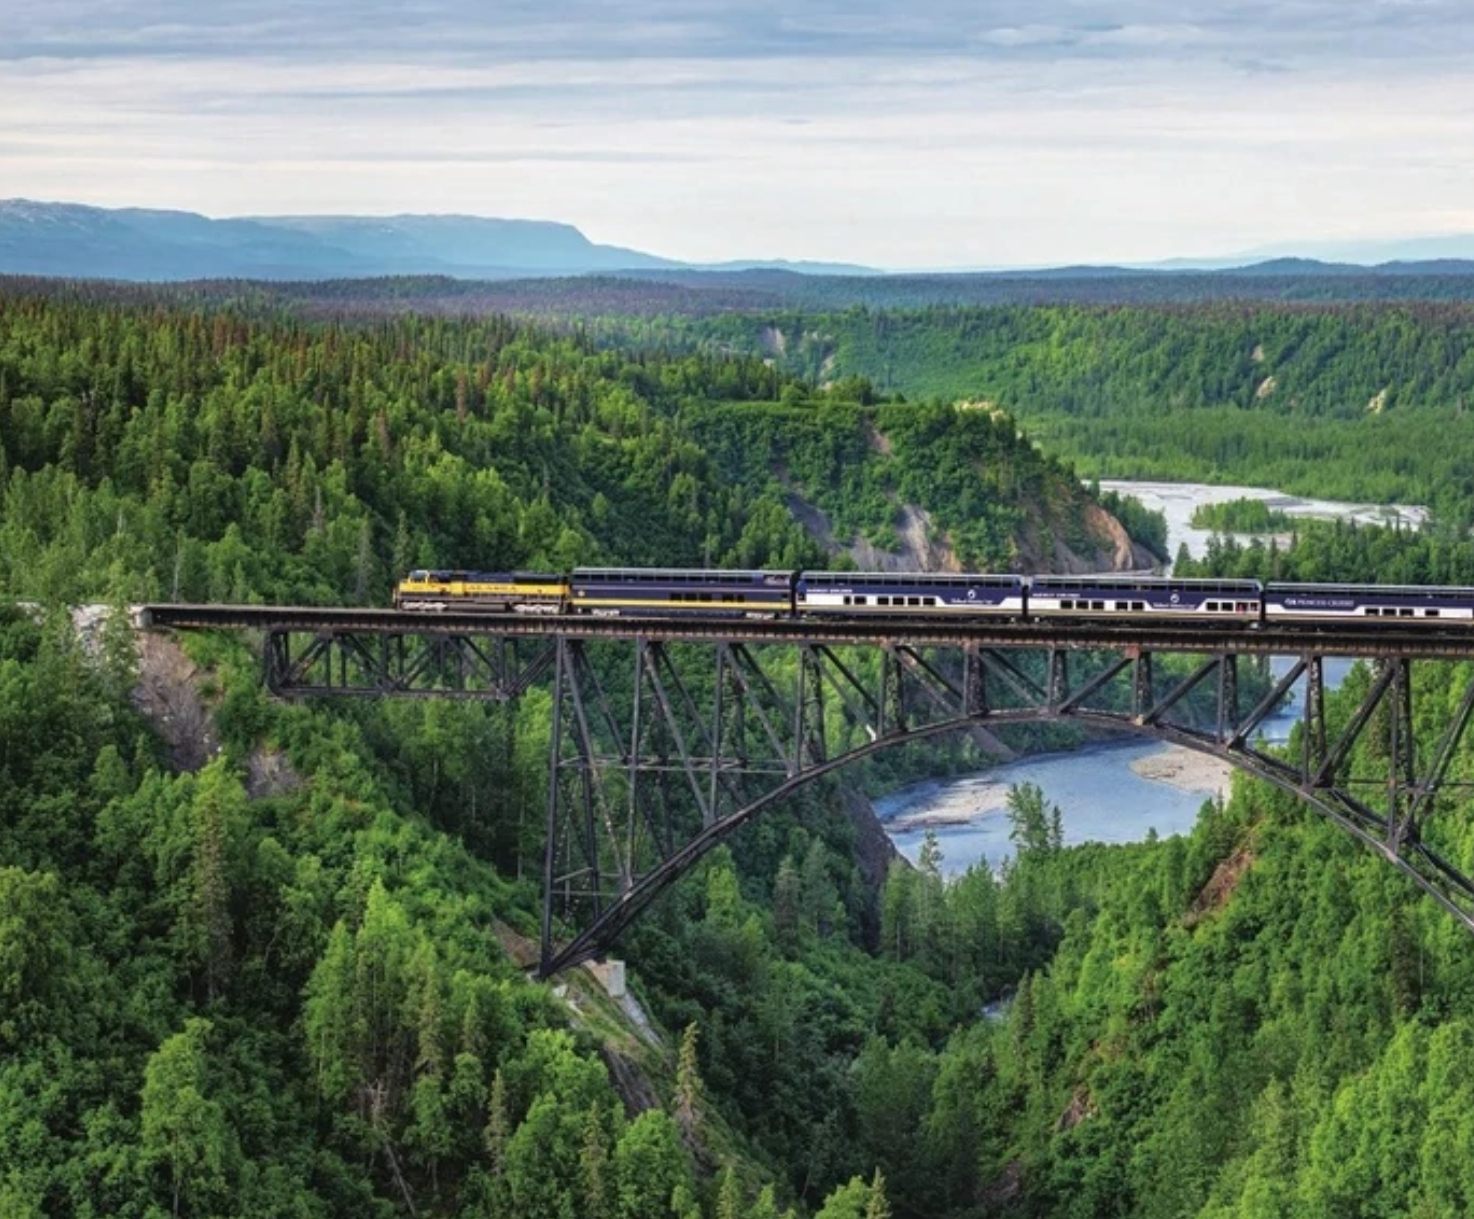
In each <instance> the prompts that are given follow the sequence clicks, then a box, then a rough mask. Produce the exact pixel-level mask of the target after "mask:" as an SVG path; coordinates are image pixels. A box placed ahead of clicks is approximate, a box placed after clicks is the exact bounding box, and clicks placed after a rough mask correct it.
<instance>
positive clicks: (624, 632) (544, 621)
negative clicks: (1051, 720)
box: [142, 604, 1474, 660]
mask: <svg viewBox="0 0 1474 1219" xmlns="http://www.w3.org/2000/svg"><path fill="white" fill-rule="evenodd" d="M142 623H143V625H144V626H148V627H175V628H181V629H194V630H199V629H209V628H219V629H223V630H240V629H256V630H269V631H294V632H314V633H332V632H337V631H355V632H367V633H371V634H380V635H489V636H498V635H499V636H513V635H517V636H528V637H539V636H540V637H544V638H551V637H555V636H563V637H564V638H571V639H649V640H658V641H661V642H667V643H674V642H681V641H688V642H693V643H700V642H715V641H734V642H735V641H740V642H773V643H809V644H828V645H831V646H834V645H840V644H870V645H874V644H884V643H889V642H894V643H905V644H909V645H911V646H913V647H915V646H920V645H926V644H940V645H947V646H954V647H955V646H959V645H964V644H979V645H982V646H986V647H1005V648H1020V647H1039V648H1054V647H1065V648H1079V649H1102V650H1114V651H1120V650H1122V649H1129V648H1133V647H1140V648H1147V649H1150V650H1152V651H1156V652H1193V653H1201V654H1209V655H1212V654H1220V655H1226V654H1230V653H1233V654H1237V655H1241V656H1242V655H1250V656H1253V655H1258V656H1285V655H1300V654H1303V653H1309V652H1314V653H1317V654H1320V655H1324V656H1345V657H1368V658H1371V657H1392V658H1425V659H1447V660H1468V659H1474V629H1471V628H1470V627H1468V626H1462V627H1459V626H1452V625H1450V626H1448V627H1446V628H1438V629H1433V630H1430V629H1428V628H1427V627H1426V626H1424V625H1419V626H1417V627H1411V626H1399V625H1396V624H1394V623H1388V624H1387V625H1374V624H1371V623H1355V624H1351V625H1340V624H1337V625H1333V626H1328V625H1318V626H1314V627H1311V626H1301V625H1298V624H1297V625H1291V626H1285V625H1275V626H1266V625H1258V624H1256V625H1252V626H1245V625H1242V624H1238V623H1231V624H1217V623H1214V624H1203V625H1198V624H1196V623H1186V624H1184V623H1168V624H1164V623H1121V622H1061V621H1047V622H1014V621H1010V620H1006V619H1004V620H999V621H997V622H991V621H988V620H986V619H983V620H976V619H975V620H972V621H969V622H949V621H937V620H926V619H887V620H885V621H883V622H865V621H853V620H840V621H833V620H825V619H820V620H815V619H788V618H779V619H773V620H769V621H762V620H751V619H743V618H732V617H725V618H724V617H718V616H711V617H696V616H688V617H681V618H675V617H668V618H656V617H646V618H640V617H632V616H628V615H621V616H618V617H608V618H600V617H591V616H584V615H550V614H486V613H459V614H458V613H439V614H426V613H416V612H408V611H402V610H393V609H376V608H362V609H353V608H334V607H323V606H273V605H178V604H161V605H145V606H143V607H142Z"/></svg>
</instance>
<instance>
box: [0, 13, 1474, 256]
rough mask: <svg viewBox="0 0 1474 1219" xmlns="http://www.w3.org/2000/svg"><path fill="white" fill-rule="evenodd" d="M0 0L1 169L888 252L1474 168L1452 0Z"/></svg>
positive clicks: (740, 243)
mask: <svg viewBox="0 0 1474 1219" xmlns="http://www.w3.org/2000/svg"><path fill="white" fill-rule="evenodd" d="M0 3H4V5H5V18H4V20H5V37H4V39H3V41H0V183H4V184H5V186H4V187H3V188H0V193H15V194H30V195H33V196H36V197H52V198H57V197H62V198H77V199H83V200H86V201H89V202H97V203H103V204H110V205H111V204H124V203H147V204H150V205H159V206H179V207H195V208H198V209H199V210H203V211H207V212H210V213H211V214H216V215H220V214H232V213H242V212H253V213H271V212H281V211H308V212H310V211H337V212H354V211H357V212H372V211H468V212H477V213H480V214H504V215H514V214H520V215H529V216H540V217H547V218H550V219H564V220H569V221H572V222H574V223H578V224H580V225H581V226H582V227H584V228H585V229H586V230H587V231H589V232H590V235H591V236H595V237H596V238H597V239H600V240H605V241H612V242H617V243H619V244H624V245H637V246H639V245H643V246H644V247H645V248H650V249H653V250H654V251H655V252H659V253H668V254H672V255H675V256H687V257H692V258H717V257H728V256H732V257H737V256H745V255H750V254H758V253H760V254H774V255H777V254H783V255H788V256H793V257H818V258H836V259H852V260H867V259H868V260H870V261H873V262H878V263H884V264H889V265H899V264H911V265H915V264H932V265H939V264H940V265H947V264H950V265H959V264H973V265H984V264H991V265H997V264H1003V263H1009V262H1015V263H1016V262H1043V261H1074V260H1088V259H1092V258H1097V259H1110V258H1115V259H1124V258H1149V257H1166V256H1170V255H1174V254H1184V253H1187V254H1191V253H1198V252H1210V253H1211V252H1214V251H1215V250H1217V251H1221V250H1224V249H1233V248H1238V247H1240V246H1244V245H1254V244H1264V243H1267V242H1268V241H1271V240H1276V239H1279V238H1280V237H1282V236H1283V237H1290V236H1293V235H1294V233H1295V232H1296V231H1301V232H1315V233H1317V234H1319V233H1322V232H1324V233H1327V234H1332V235H1337V234H1341V233H1351V234H1353V235H1354V234H1355V233H1356V232H1358V231H1361V230H1364V229H1366V228H1367V227H1368V226H1374V227H1376V228H1378V229H1380V231H1382V232H1387V233H1395V232H1398V231H1409V230H1412V231H1416V228H1417V226H1419V225H1427V224H1430V223H1434V222H1435V219H1434V218H1437V217H1446V216H1448V215H1452V214H1456V213H1459V209H1460V208H1461V207H1462V206H1463V205H1462V200H1466V199H1468V198H1470V197H1474V167H1469V166H1470V163H1469V159H1468V157H1467V155H1466V145H1467V138H1468V132H1469V131H1470V130H1471V126H1470V123H1471V117H1474V115H1471V106H1474V100H1471V97H1470V91H1469V90H1468V88H1467V84H1466V77H1467V64H1468V62H1469V55H1470V52H1471V51H1474V23H1471V22H1469V21H1468V20H1467V19H1466V17H1465V10H1464V7H1463V2H1462V0H1459V3H1454V2H1453V0H1339V2H1336V3H1332V2H1331V0H1285V2H1275V3H1271V2H1269V0H1227V2H1223V0H1218V2H1214V3H1209V2H1208V0H1036V2H1033V3H1021V2H1017V0H1011V2H1003V0H907V3H906V4H904V5H901V4H897V3H896V2H895V0H845V2H843V3H842V2H840V0H782V2H779V0H752V2H744V3H741V4H738V3H735V2H733V0H723V2H718V0H681V2H676V0H497V3H495V4H486V3H485V2H484V0H394V2H390V0H290V2H288V0H210V2H209V3H200V2H199V0H189V3H185V2H184V0H0ZM1466 167H1468V168H1466Z"/></svg>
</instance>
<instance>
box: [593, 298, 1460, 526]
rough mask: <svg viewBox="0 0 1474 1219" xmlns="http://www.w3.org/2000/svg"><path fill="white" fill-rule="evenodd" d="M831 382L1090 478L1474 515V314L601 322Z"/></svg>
mask: <svg viewBox="0 0 1474 1219" xmlns="http://www.w3.org/2000/svg"><path fill="white" fill-rule="evenodd" d="M607 329H608V331H609V333H610V334H611V336H614V337H618V336H620V335H641V336H645V337H646V338H647V339H648V338H649V337H650V336H652V335H660V334H663V335H664V336H665V339H666V341H668V342H672V343H678V344H687V345H691V346H694V347H697V348H700V349H703V350H732V351H743V352H752V353H756V354H760V355H763V356H765V357H766V358H768V359H769V360H771V361H772V362H773V363H774V364H775V365H776V366H777V367H780V368H782V369H784V370H786V371H789V372H792V373H795V374H797V375H799V376H802V377H806V378H809V379H812V380H814V381H815V382H821V383H822V382H824V381H827V380H829V379H832V378H844V377H864V378H867V379H868V380H869V381H871V382H872V383H873V384H874V385H875V386H876V387H877V388H878V389H879V390H880V391H882V392H901V393H904V394H905V395H906V396H907V397H917V396H921V397H931V396H936V397H940V398H943V399H946V400H952V399H966V400H970V401H984V402H989V403H992V404H995V405H996V406H998V407H1000V408H1001V409H1003V410H1006V411H1008V412H1009V413H1010V414H1012V415H1013V416H1015V417H1016V418H1018V419H1019V420H1020V421H1021V422H1022V423H1023V424H1024V425H1025V426H1026V427H1027V428H1028V429H1029V430H1030V432H1031V433H1032V434H1033V435H1034V436H1035V437H1036V438H1037V439H1038V440H1039V441H1040V442H1041V443H1042V444H1043V445H1044V446H1045V447H1046V448H1047V449H1048V450H1049V451H1051V452H1053V453H1055V454H1056V455H1058V456H1060V457H1063V458H1067V459H1069V460H1071V461H1073V462H1074V463H1075V464H1076V466H1077V467H1078V468H1079V469H1080V470H1081V471H1082V472H1083V473H1085V474H1087V475H1099V476H1102V477H1107V476H1108V477H1139V478H1168V479H1179V480H1183V479H1186V480H1202V481H1214V482H1225V483H1235V482H1238V483H1249V484H1253V485H1259V486H1271V487H1276V488H1279V489H1281V490H1286V491H1294V492H1299V493H1302V494H1310V495H1321V496H1330V497H1334V498H1340V499H1349V500H1352V501H1402V502H1414V503H1423V504H1430V505H1435V506H1437V507H1438V508H1440V509H1441V510H1442V514H1443V515H1457V516H1458V517H1460V518H1461V519H1467V518H1468V517H1469V516H1470V515H1471V511H1474V509H1471V505H1474V476H1471V474H1470V470H1471V469H1474V424H1471V423H1470V422H1469V420H1468V419H1467V418H1466V416H1465V412H1466V410H1467V409H1468V408H1469V407H1470V406H1471V405H1474V341H1471V340H1474V312H1471V311H1470V310H1469V309H1468V308H1467V307H1464V306H1455V305H1430V304H1416V303H1413V304H1387V305H1358V306H1319V307H1310V306H1275V305H1264V304H1217V305H1201V306H1178V307H1151V306H1116V307H1104V306H1101V307H1084V306H1043V307H1037V308H1025V307H1018V306H1010V307H998V308H932V309H918V310H897V311H889V312H887V311H876V310H868V309H850V310H848V311H846V312H843V313H808V314H800V313H792V312H790V313H771V314H749V315H746V316H740V315H734V316H729V317H721V318H708V319H699V320H693V319H685V318H666V319H663V320H662V321H659V322H646V323H628V322H623V321H618V320H615V321H611V322H609V323H608V325H607Z"/></svg>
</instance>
